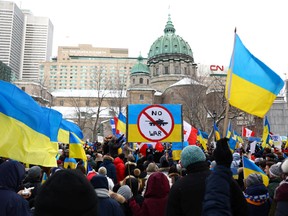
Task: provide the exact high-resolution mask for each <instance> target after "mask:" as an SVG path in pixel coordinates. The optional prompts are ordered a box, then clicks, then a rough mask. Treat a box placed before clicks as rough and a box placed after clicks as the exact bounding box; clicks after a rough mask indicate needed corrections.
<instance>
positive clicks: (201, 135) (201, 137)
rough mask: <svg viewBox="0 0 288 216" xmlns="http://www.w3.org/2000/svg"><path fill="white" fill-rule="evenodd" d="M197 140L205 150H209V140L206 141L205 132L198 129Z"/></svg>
mask: <svg viewBox="0 0 288 216" xmlns="http://www.w3.org/2000/svg"><path fill="white" fill-rule="evenodd" d="M197 140H198V141H199V143H200V144H201V145H202V147H203V149H204V150H207V140H206V139H204V137H203V132H202V131H201V130H200V129H198V132H197Z"/></svg>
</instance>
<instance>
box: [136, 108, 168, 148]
mask: <svg viewBox="0 0 288 216" xmlns="http://www.w3.org/2000/svg"><path fill="white" fill-rule="evenodd" d="M152 107H158V108H161V109H163V110H165V111H166V112H167V113H168V115H169V116H170V119H171V129H170V131H169V132H166V131H165V132H166V133H167V134H166V136H164V137H162V138H159V139H157V140H154V139H151V138H149V137H147V136H146V135H145V134H143V133H142V131H141V129H140V125H139V122H140V117H141V115H145V116H146V117H148V114H147V113H146V110H147V109H150V108H152ZM144 113H145V114H144ZM150 118H151V119H152V117H150ZM153 121H154V119H153ZM137 127H138V131H139V132H140V134H141V135H142V137H144V138H145V139H147V140H149V141H151V142H157V141H161V140H163V139H166V138H167V137H169V136H170V135H171V133H172V131H173V129H174V119H173V116H172V114H171V113H170V111H169V110H168V109H167V108H165V107H163V106H160V105H150V106H148V107H146V108H145V109H143V110H142V111H141V112H140V114H139V115H138V119H137ZM161 130H162V131H164V129H162V128H161Z"/></svg>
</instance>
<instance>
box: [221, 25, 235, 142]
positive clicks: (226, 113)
mask: <svg viewBox="0 0 288 216" xmlns="http://www.w3.org/2000/svg"><path fill="white" fill-rule="evenodd" d="M235 44H236V27H235V30H234V45H233V52H232V57H231V62H230V68H229V70H228V72H227V73H228V74H227V78H229V80H227V81H226V82H228V84H227V85H226V88H228V89H227V100H226V110H225V119H224V127H223V137H224V136H226V133H227V127H228V120H229V117H228V115H229V107H230V104H229V101H230V90H231V83H232V70H233V67H234V51H235Z"/></svg>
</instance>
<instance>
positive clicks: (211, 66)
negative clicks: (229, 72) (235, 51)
mask: <svg viewBox="0 0 288 216" xmlns="http://www.w3.org/2000/svg"><path fill="white" fill-rule="evenodd" d="M210 70H211V71H218V70H220V71H224V66H223V65H222V66H219V65H210Z"/></svg>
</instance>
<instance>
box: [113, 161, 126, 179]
mask: <svg viewBox="0 0 288 216" xmlns="http://www.w3.org/2000/svg"><path fill="white" fill-rule="evenodd" d="M114 165H115V168H116V176H117V183H119V182H120V181H122V180H123V179H124V178H125V164H124V161H123V160H122V159H121V158H119V157H116V158H115V159H114Z"/></svg>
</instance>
